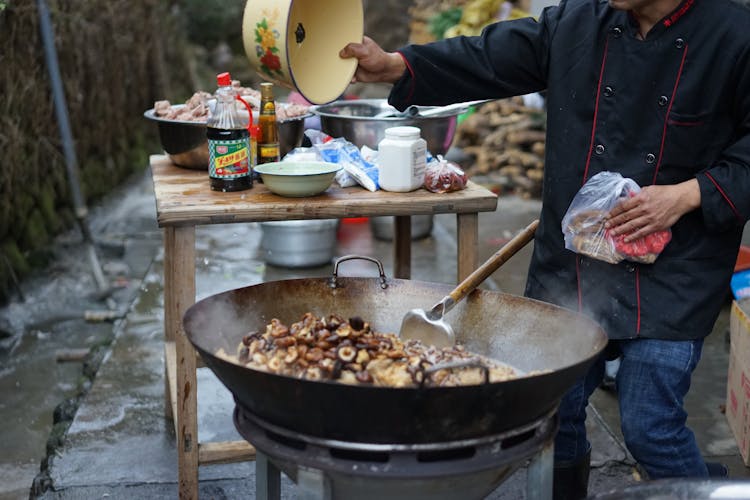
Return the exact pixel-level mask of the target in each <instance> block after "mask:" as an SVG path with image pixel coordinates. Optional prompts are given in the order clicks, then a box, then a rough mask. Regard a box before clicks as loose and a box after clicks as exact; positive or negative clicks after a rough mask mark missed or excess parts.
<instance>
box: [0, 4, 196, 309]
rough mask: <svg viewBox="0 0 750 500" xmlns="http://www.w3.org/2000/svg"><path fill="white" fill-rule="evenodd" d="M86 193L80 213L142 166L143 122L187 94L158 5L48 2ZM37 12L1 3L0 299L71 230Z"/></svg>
mask: <svg viewBox="0 0 750 500" xmlns="http://www.w3.org/2000/svg"><path fill="white" fill-rule="evenodd" d="M47 3H48V6H49V10H50V12H51V17H52V23H53V27H54V31H55V43H56V48H57V52H58V59H59V66H60V72H61V74H62V80H63V88H64V92H65V94H66V100H67V107H68V112H69V121H70V124H71V128H72V134H73V138H74V141H75V150H76V156H77V158H78V166H79V169H80V179H81V185H82V186H81V187H82V191H83V194H84V197H85V199H86V200H87V203H90V202H92V201H93V200H96V199H97V198H99V197H101V196H103V195H104V194H106V193H107V192H108V191H109V190H111V189H112V188H113V187H115V186H117V185H118V184H119V183H120V182H121V181H122V180H123V179H125V178H126V177H128V176H129V175H131V174H132V173H133V172H134V171H135V170H139V169H141V170H142V169H143V168H145V167H146V165H147V155H148V153H149V152H153V151H155V150H156V149H157V148H158V143H157V138H156V134H155V131H154V130H153V129H152V127H153V124H150V123H148V122H147V121H146V120H145V119H144V118H143V111H144V110H146V109H148V108H150V107H152V105H153V102H154V100H155V97H157V96H163V95H167V94H169V93H175V94H176V93H180V92H181V93H182V95H185V93H186V91H185V90H180V87H182V86H183V84H182V83H180V82H181V80H180V79H179V78H175V77H174V76H175V75H179V74H184V68H185V67H187V64H186V56H185V52H184V50H183V47H184V45H185V44H183V43H182V41H183V40H184V37H183V36H182V35H181V33H182V31H181V29H180V25H179V21H178V20H176V19H175V18H174V17H173V16H172V14H171V13H172V11H171V10H170V3H171V2H162V1H160V0H143V1H140V2H131V1H128V0H86V1H75V2H69V1H64V0H48V2H47ZM38 19H39V17H38V12H37V9H36V2H33V1H30V0H9V1H5V2H0V46H1V47H2V50H0V106H2V108H1V111H0V150H2V155H1V156H0V158H1V159H0V161H1V162H2V165H0V193H1V196H0V300H3V299H5V298H6V297H7V296H8V294H9V292H10V291H12V289H13V283H14V281H15V280H20V279H21V278H22V277H23V275H24V274H26V273H27V272H29V271H30V270H31V269H32V268H33V267H34V266H37V265H42V264H44V263H45V255H47V253H48V252H46V251H45V248H47V247H48V245H49V244H50V243H51V241H52V238H53V237H54V236H55V235H56V234H58V233H60V232H61V231H63V230H65V229H68V228H71V227H73V225H74V222H75V217H74V211H73V207H72V203H71V196H70V187H69V184H68V181H67V177H66V174H65V172H66V167H65V165H66V164H65V161H64V158H63V154H62V150H63V149H62V144H61V139H60V132H59V128H58V125H57V122H56V120H55V113H54V108H53V106H54V104H53V100H52V92H51V86H50V79H49V76H48V72H47V67H46V65H45V58H44V50H43V45H42V39H41V35H40V27H39V21H38Z"/></svg>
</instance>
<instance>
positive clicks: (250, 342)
mask: <svg viewBox="0 0 750 500" xmlns="http://www.w3.org/2000/svg"><path fill="white" fill-rule="evenodd" d="M230 358H232V359H233V361H234V362H236V363H239V364H242V365H246V366H249V367H251V368H254V369H258V370H262V371H267V372H271V373H276V374H282V375H288V376H293V377H298V378H304V379H307V380H316V381H317V380H333V381H338V382H341V383H345V384H368V385H376V386H382V387H414V386H420V385H440V386H443V385H445V386H452V385H473V384H481V383H483V381H484V380H485V379H484V371H485V368H486V369H487V370H489V373H490V381H492V382H497V381H502V380H507V379H510V378H514V377H516V376H518V374H517V373H516V372H515V370H514V369H513V368H511V367H509V366H507V365H504V364H502V363H498V362H496V361H493V360H490V359H488V358H484V357H481V356H478V355H475V354H472V353H469V352H467V351H465V350H464V348H463V347H462V346H460V345H458V346H453V347H450V348H440V349H438V348H436V347H434V346H427V345H424V344H422V343H421V342H419V341H415V340H406V341H405V340H403V339H401V338H399V337H398V336H397V335H395V334H392V333H377V332H373V331H372V330H371V328H370V324H369V323H368V322H366V321H365V320H363V319H362V318H360V317H358V316H355V317H352V318H350V319H349V320H348V321H344V320H342V319H341V318H340V317H339V316H336V315H333V314H332V315H330V316H328V317H327V318H318V317H316V316H315V315H313V314H312V313H309V312H308V313H305V314H304V315H303V316H302V318H301V319H300V321H297V322H295V323H293V324H292V325H290V326H288V327H287V326H286V325H285V324H284V323H282V322H281V321H280V320H279V319H278V318H274V319H272V320H271V322H270V323H269V324H268V325H267V326H266V329H265V332H264V333H263V334H260V333H258V332H252V333H249V334H247V335H245V336H244V337H243V338H242V341H241V342H240V344H239V346H238V347H237V355H236V356H235V357H231V356H230ZM457 361H470V363H468V364H466V363H464V365H463V366H451V367H446V368H444V369H437V370H433V371H432V373H431V374H430V375H429V376H426V375H425V370H426V369H429V368H434V367H439V366H441V365H443V364H446V363H453V364H455V362H457Z"/></svg>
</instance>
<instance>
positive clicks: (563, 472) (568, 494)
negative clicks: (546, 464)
mask: <svg viewBox="0 0 750 500" xmlns="http://www.w3.org/2000/svg"><path fill="white" fill-rule="evenodd" d="M590 467H591V452H590V451H589V452H588V453H587V454H586V456H584V457H583V458H582V459H581V460H579V461H578V462H575V463H572V464H560V465H557V464H556V465H555V468H554V475H553V481H554V483H553V485H552V498H553V499H554V500H580V499H582V498H586V497H587V496H588V491H589V469H590Z"/></svg>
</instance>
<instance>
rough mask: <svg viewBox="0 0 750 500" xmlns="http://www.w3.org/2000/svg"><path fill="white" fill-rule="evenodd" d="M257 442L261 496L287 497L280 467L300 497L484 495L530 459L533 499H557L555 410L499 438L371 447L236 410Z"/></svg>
mask: <svg viewBox="0 0 750 500" xmlns="http://www.w3.org/2000/svg"><path fill="white" fill-rule="evenodd" d="M235 425H236V427H237V429H238V430H239V432H240V433H241V434H242V435H243V437H244V438H245V439H247V440H248V441H249V442H250V443H252V444H253V445H254V446H255V448H256V488H257V489H256V498H257V499H259V500H278V499H279V498H280V493H281V489H280V484H281V480H280V473H281V472H284V473H285V474H286V475H287V476H288V477H289V478H290V479H291V480H292V481H293V482H294V483H296V485H297V487H298V489H299V498H305V499H317V500H334V499H350V498H356V499H358V500H360V499H362V500H369V499H373V500H376V499H383V498H388V499H389V500H397V499H409V500H422V499H424V500H436V499H460V500H468V499H473V498H484V497H486V496H487V495H488V494H490V493H491V492H492V491H493V490H494V489H495V488H497V487H498V486H499V485H500V484H501V483H502V482H503V481H504V480H505V479H507V478H508V477H509V476H510V475H511V474H512V473H514V472H515V471H516V470H518V469H519V468H520V467H521V466H522V465H524V464H525V463H526V462H527V461H528V460H529V459H530V460H531V461H530V463H529V467H528V472H527V489H526V498H527V499H528V500H547V499H551V498H552V468H553V443H554V435H555V432H556V430H557V422H556V418H555V417H554V416H548V417H545V418H543V419H540V420H538V421H536V422H533V423H531V424H529V425H528V426H524V427H523V428H522V429H517V430H514V431H511V432H508V433H503V434H502V435H499V436H487V437H484V438H480V439H477V440H470V441H461V442H452V443H435V444H420V445H403V444H397V445H371V444H366V443H356V442H339V441H329V440H320V439H318V438H315V437H312V436H305V435H299V434H296V433H294V432H292V431H287V430H284V429H280V428H278V427H275V426H273V425H272V424H269V423H267V422H263V421H261V420H258V419H257V418H256V417H253V416H252V415H249V414H247V413H246V412H243V411H242V410H240V409H239V408H238V409H237V410H235Z"/></svg>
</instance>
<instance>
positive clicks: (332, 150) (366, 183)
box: [305, 129, 380, 191]
mask: <svg viewBox="0 0 750 500" xmlns="http://www.w3.org/2000/svg"><path fill="white" fill-rule="evenodd" d="M305 135H306V136H307V137H308V138H309V139H310V142H311V143H312V146H313V148H315V150H316V151H317V152H318V154H319V155H320V157H321V158H322V159H323V161H327V162H330V163H337V164H339V165H341V166H342V167H343V169H342V170H341V171H339V173H338V174H336V182H337V183H338V184H339V186H341V187H349V186H356V185H357V184H359V185H360V186H362V187H364V188H365V189H367V190H369V191H377V190H378V189H380V185H379V184H378V167H377V165H376V164H374V163H371V162H369V161H367V160H366V159H365V158H364V156H363V152H362V151H360V150H359V149H358V148H357V146H355V145H354V144H352V143H351V142H349V141H347V140H346V139H344V138H343V137H338V138H335V139H334V138H333V137H331V136H330V135H328V134H326V133H324V132H321V131H319V130H313V129H309V130H305Z"/></svg>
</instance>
